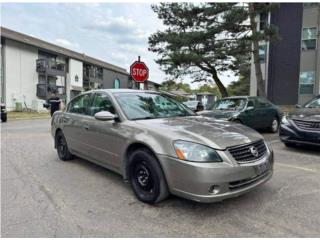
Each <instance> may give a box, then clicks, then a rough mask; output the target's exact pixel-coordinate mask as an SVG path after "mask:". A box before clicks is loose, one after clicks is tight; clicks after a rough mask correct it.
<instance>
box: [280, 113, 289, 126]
mask: <svg viewBox="0 0 320 240" xmlns="http://www.w3.org/2000/svg"><path fill="white" fill-rule="evenodd" d="M281 123H283V124H289V121H288V118H287V116H286V115H284V116H283V117H282V119H281Z"/></svg>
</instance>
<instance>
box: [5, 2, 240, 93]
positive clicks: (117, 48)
mask: <svg viewBox="0 0 320 240" xmlns="http://www.w3.org/2000/svg"><path fill="white" fill-rule="evenodd" d="M1 26H4V27H7V28H10V29H12V30H15V31H18V32H22V33H25V34H27V35H31V36H33V37H36V38H40V39H42V40H45V41H48V42H51V43H54V44H57V45H59V46H63V47H65V48H68V49H72V50H74V51H77V52H80V53H85V54H86V55H88V56H91V57H95V58H98V59H100V60H103V61H106V62H108V63H111V64H114V65H117V66H120V67H123V68H125V69H127V71H128V72H129V67H130V65H131V64H132V63H133V62H134V61H135V60H137V58H138V56H141V60H142V61H144V62H145V63H146V64H147V66H148V68H149V71H150V73H149V80H151V81H155V82H158V83H161V82H162V81H164V80H166V77H167V76H166V75H165V74H164V73H163V72H162V71H161V70H160V68H159V66H158V65H157V64H156V63H155V61H154V59H156V58H157V55H156V54H155V53H152V52H149V51H148V37H149V36H150V35H151V34H152V33H155V32H156V31H158V30H163V29H165V26H164V25H163V24H162V22H161V21H160V20H159V19H158V18H157V16H156V14H155V13H154V12H153V11H152V9H151V5H150V4H148V3H3V4H2V5H1ZM220 78H221V80H222V81H223V82H224V83H225V84H228V83H230V82H231V81H233V80H236V79H235V77H234V76H233V74H232V72H227V73H225V74H222V75H221V76H220ZM183 82H184V83H191V82H192V79H190V78H186V79H185V80H184V81H183ZM191 86H192V88H196V87H197V86H198V83H194V84H191Z"/></svg>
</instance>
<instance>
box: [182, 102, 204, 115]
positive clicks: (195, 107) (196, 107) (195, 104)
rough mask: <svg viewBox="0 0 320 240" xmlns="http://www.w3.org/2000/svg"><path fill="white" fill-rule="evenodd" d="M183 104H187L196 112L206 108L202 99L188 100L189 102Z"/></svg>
mask: <svg viewBox="0 0 320 240" xmlns="http://www.w3.org/2000/svg"><path fill="white" fill-rule="evenodd" d="M183 104H184V105H186V106H187V107H188V108H190V109H191V110H192V111H194V112H199V111H203V110H204V106H203V104H202V102H200V101H196V100H194V101H187V102H183Z"/></svg>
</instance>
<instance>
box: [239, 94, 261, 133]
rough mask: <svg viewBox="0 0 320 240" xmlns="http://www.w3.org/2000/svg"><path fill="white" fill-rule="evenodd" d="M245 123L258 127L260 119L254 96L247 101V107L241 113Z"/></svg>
mask: <svg viewBox="0 0 320 240" xmlns="http://www.w3.org/2000/svg"><path fill="white" fill-rule="evenodd" d="M240 120H241V121H242V122H243V123H244V124H245V125H247V126H249V127H251V128H257V125H258V124H259V120H258V119H257V114H256V101H255V99H254V98H249V99H248V102H247V106H246V109H245V110H244V111H243V113H242V114H241V119H240Z"/></svg>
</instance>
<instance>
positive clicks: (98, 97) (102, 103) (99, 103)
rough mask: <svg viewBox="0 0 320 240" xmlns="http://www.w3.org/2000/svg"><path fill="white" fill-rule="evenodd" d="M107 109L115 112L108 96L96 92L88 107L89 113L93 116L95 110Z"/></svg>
mask: <svg viewBox="0 0 320 240" xmlns="http://www.w3.org/2000/svg"><path fill="white" fill-rule="evenodd" d="M101 111H108V112H111V113H112V114H115V109H114V107H113V104H112V102H111V100H110V98H109V96H108V95H107V94H105V93H96V94H95V95H94V98H93V102H92V105H91V107H90V115H91V116H94V115H95V114H96V113H97V112H101Z"/></svg>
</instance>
